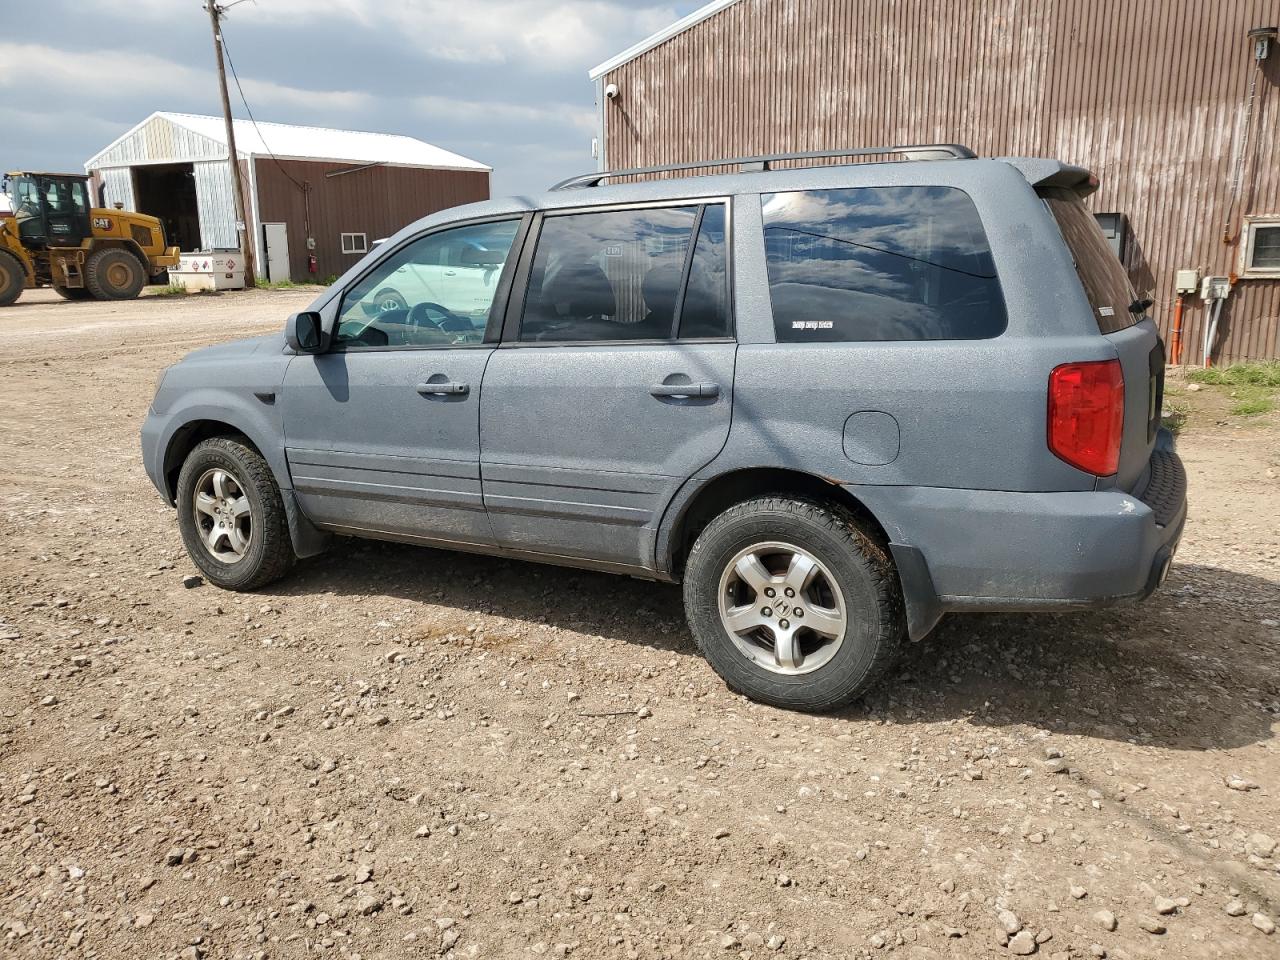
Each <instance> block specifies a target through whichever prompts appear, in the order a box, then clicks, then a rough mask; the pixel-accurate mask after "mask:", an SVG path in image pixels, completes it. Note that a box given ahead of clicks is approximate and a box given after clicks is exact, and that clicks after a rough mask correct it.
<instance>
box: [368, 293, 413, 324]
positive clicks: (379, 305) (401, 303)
mask: <svg viewBox="0 0 1280 960" xmlns="http://www.w3.org/2000/svg"><path fill="white" fill-rule="evenodd" d="M363 309H364V312H365V315H366V316H369V317H376V316H378V315H379V314H382V313H387V312H389V311H392V310H408V309H409V301H408V300H406V299H405V298H404V295H403V294H401V293H400V291H399V290H396V289H395V288H394V287H383V288H382V289H381V290H379V291H378V292H377V293H375V294H374V295H373V299H372V301H369V302H366V303H365V304H364V307H363Z"/></svg>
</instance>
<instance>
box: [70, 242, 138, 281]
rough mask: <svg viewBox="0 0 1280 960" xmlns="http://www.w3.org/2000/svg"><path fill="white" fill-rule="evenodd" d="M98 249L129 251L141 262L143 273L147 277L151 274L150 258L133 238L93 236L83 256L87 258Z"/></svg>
mask: <svg viewBox="0 0 1280 960" xmlns="http://www.w3.org/2000/svg"><path fill="white" fill-rule="evenodd" d="M99 250H124V251H125V252H127V253H131V254H133V255H134V256H135V257H136V258H137V259H138V262H139V263H141V264H142V271H143V273H145V274H146V275H147V277H148V278H149V277H150V276H151V266H152V264H151V258H150V257H148V256H147V254H146V251H145V250H143V249H142V247H140V246H138V244H137V243H136V242H134V241H133V240H129V239H126V238H124V237H110V238H102V239H99V238H96V237H95V238H93V239H92V240H91V241H90V243H89V249H88V251H87V252H86V253H85V258H86V259H87V258H89V257H91V256H93V255H94V254H95V253H97V252H98V251H99Z"/></svg>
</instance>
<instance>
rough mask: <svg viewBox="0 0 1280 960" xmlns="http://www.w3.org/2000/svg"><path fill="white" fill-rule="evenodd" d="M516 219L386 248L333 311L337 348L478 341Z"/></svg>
mask: <svg viewBox="0 0 1280 960" xmlns="http://www.w3.org/2000/svg"><path fill="white" fill-rule="evenodd" d="M519 226H520V222H519V221H518V220H503V221H500V222H496V223H479V224H472V225H469V226H465V227H455V228H454V229H452V230H443V231H441V232H439V233H433V234H430V235H429V236H426V237H422V238H421V239H419V240H415V241H413V242H412V243H410V244H408V245H407V246H404V247H401V248H400V249H399V250H396V251H395V252H393V253H391V254H390V255H389V256H388V257H387V258H386V259H384V260H382V261H381V262H380V263H379V264H378V265H377V266H376V267H375V268H374V269H373V270H372V271H370V272H369V273H368V274H366V275H365V276H364V278H363V279H361V280H359V281H357V282H356V284H355V285H354V286H352V287H350V288H349V289H348V290H347V291H346V293H345V294H344V295H343V298H342V307H341V309H340V310H339V312H338V331H337V337H336V339H335V343H336V344H337V345H338V346H339V347H340V348H341V347H427V346H444V345H450V344H453V345H460V344H470V343H480V342H482V341H483V340H484V331H485V327H486V325H487V324H488V321H489V311H490V310H491V309H492V308H493V301H494V295H495V293H496V292H497V289H498V283H499V281H500V280H501V278H502V271H503V267H504V266H505V265H506V261H507V255H508V254H509V253H510V252H511V244H512V242H513V241H514V240H515V236H516V231H517V229H518V228H519Z"/></svg>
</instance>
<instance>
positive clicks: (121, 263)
mask: <svg viewBox="0 0 1280 960" xmlns="http://www.w3.org/2000/svg"><path fill="white" fill-rule="evenodd" d="M146 283H147V271H146V269H145V268H144V267H143V266H142V261H141V260H139V259H138V258H137V257H135V256H134V255H133V254H132V253H130V252H129V251H128V250H121V249H120V248H119V247H105V248H103V249H102V250H96V251H94V252H93V253H91V254H89V259H88V260H86V261H85V264H84V285H85V288H86V289H87V290H88V291H89V293H90V294H91V295H92V296H93V298H94V299H95V300H135V299H137V296H138V294H140V293H142V288H143V287H144V286H146Z"/></svg>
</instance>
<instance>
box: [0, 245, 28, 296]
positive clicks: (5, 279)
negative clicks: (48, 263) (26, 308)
mask: <svg viewBox="0 0 1280 960" xmlns="http://www.w3.org/2000/svg"><path fill="white" fill-rule="evenodd" d="M26 283H27V271H26V270H24V269H23V267H22V262H21V261H20V260H19V259H18V258H17V257H15V256H14V255H13V254H12V253H9V252H8V251H7V250H0V307H7V306H9V305H10V304H11V303H13V302H14V301H15V300H17V299H18V298H19V297H20V296H22V288H23V287H25V286H26Z"/></svg>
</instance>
